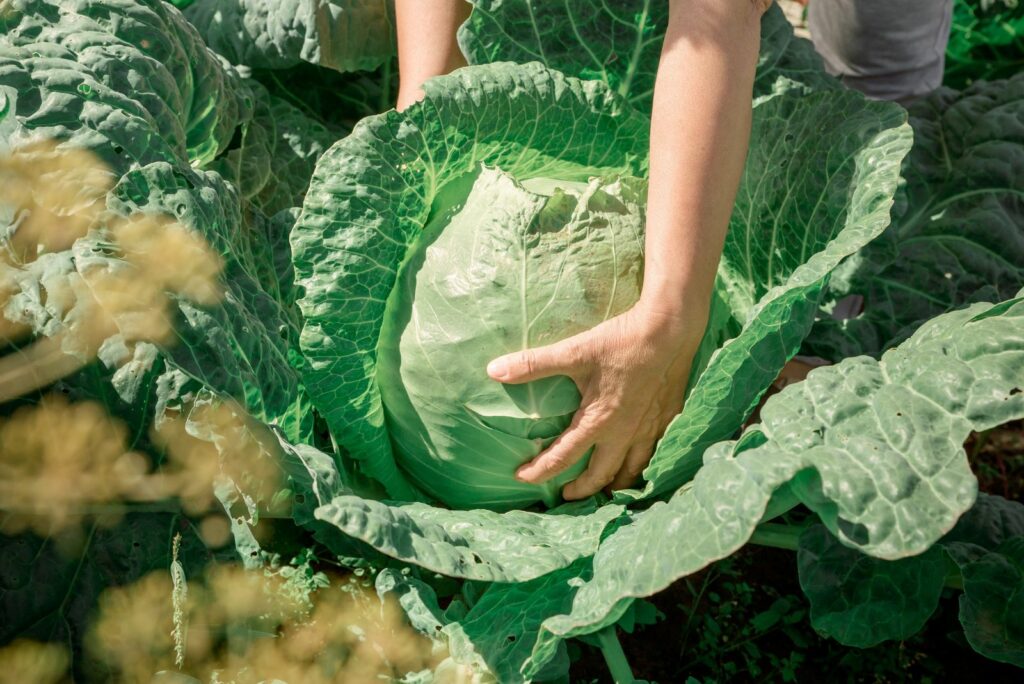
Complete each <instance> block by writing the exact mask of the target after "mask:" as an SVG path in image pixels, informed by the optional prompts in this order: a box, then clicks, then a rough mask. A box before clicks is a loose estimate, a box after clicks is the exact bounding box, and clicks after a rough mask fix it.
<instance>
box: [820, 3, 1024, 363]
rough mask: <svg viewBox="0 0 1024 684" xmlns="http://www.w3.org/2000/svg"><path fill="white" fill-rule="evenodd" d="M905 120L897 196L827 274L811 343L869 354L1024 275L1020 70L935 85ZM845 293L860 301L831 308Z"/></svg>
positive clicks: (1005, 290) (1016, 283) (832, 352)
mask: <svg viewBox="0 0 1024 684" xmlns="http://www.w3.org/2000/svg"><path fill="white" fill-rule="evenodd" d="M1021 7H1022V8H1024V5H1021ZM910 124H911V126H912V127H913V129H914V148H913V150H911V153H910V155H909V156H908V157H907V160H906V163H905V164H904V171H903V173H904V176H905V177H906V179H907V185H906V188H905V192H904V193H903V194H904V195H905V197H904V198H902V199H901V201H900V208H899V209H898V211H895V212H894V215H895V218H894V220H893V224H892V226H890V228H889V229H888V230H887V231H886V232H885V234H884V235H883V236H882V237H881V238H880V239H879V240H877V241H875V242H874V243H872V244H871V245H869V246H868V247H867V248H866V249H865V250H864V251H863V252H862V253H861V254H859V255H858V257H857V259H855V260H851V261H850V262H849V263H848V264H846V265H845V266H844V267H842V268H841V269H839V271H837V273H836V276H835V277H834V278H833V279H832V282H831V283H830V286H829V289H830V292H829V295H828V297H827V301H826V305H825V311H824V312H823V314H824V315H823V316H822V319H821V320H820V321H818V322H817V323H816V324H815V328H814V330H813V332H812V333H811V335H810V336H809V338H808V344H807V345H806V351H807V352H808V353H810V354H813V355H817V356H822V357H824V358H827V359H833V360H837V359H841V358H845V357H847V356H854V355H856V354H871V355H877V354H879V353H881V352H882V351H883V350H885V349H887V348H889V347H890V346H892V345H894V344H897V343H899V342H900V341H902V340H904V339H906V337H907V336H908V335H910V333H911V332H913V330H914V329H915V328H916V327H917V326H919V325H920V324H921V323H922V322H924V321H926V320H928V319H929V318H932V317H933V316H937V315H939V314H941V313H944V312H946V311H950V310H953V309H955V308H958V307H961V306H964V305H965V304H969V303H971V302H978V301H996V300H1002V299H1006V298H1008V297H1012V296H1013V295H1014V294H1015V293H1016V291H1017V290H1018V289H1019V288H1020V284H1021V283H1022V282H1024V196H1022V194H1021V187H1022V182H1024V75H1021V76H1016V77H1014V78H1011V79H1009V80H1006V81H994V82H991V83H978V84H976V85H974V86H972V87H970V88H968V89H966V90H964V91H962V92H957V91H953V90H949V89H948V88H943V89H940V90H938V91H936V92H935V93H933V94H932V95H930V96H929V97H927V98H925V99H923V100H921V101H920V102H917V103H916V104H914V105H913V106H912V107H911V108H910ZM851 295H855V296H858V297H862V298H863V312H861V313H859V314H857V315H856V316H854V317H852V318H848V319H847V320H837V318H842V317H841V316H838V315H837V316H836V317H835V318H833V316H832V315H830V314H831V313H833V312H835V307H836V302H837V301H839V300H843V299H844V298H847V297H850V296H851Z"/></svg>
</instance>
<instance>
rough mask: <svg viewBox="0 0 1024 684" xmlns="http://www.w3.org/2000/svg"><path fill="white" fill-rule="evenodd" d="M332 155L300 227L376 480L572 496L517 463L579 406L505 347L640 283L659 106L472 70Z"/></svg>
mask: <svg viewBox="0 0 1024 684" xmlns="http://www.w3.org/2000/svg"><path fill="white" fill-rule="evenodd" d="M426 91H427V97H426V99H425V100H424V101H423V102H422V103H420V104H417V105H416V106H413V107H410V108H409V109H407V110H405V111H403V112H395V111H391V112H386V113H384V114H381V115H379V116H376V117H368V118H366V119H364V120H363V121H362V122H360V124H359V125H357V126H356V127H355V129H354V130H353V131H352V134H351V135H349V136H348V137H347V138H345V139H343V140H341V141H339V142H338V143H336V144H335V146H334V147H333V148H331V149H330V150H329V151H328V152H327V153H325V155H324V156H323V157H322V158H321V160H320V162H319V163H318V166H317V169H316V171H315V173H314V178H313V180H312V182H311V183H310V189H309V194H308V195H307V198H306V202H305V204H304V205H303V209H302V214H301V215H300V217H299V220H298V222H297V224H296V227H295V229H294V230H293V231H292V235H291V242H292V249H293V263H294V264H295V273H296V283H297V285H298V287H299V288H300V297H299V304H300V306H301V308H302V312H303V316H304V328H303V332H302V337H301V346H302V351H303V355H304V357H305V359H306V362H307V365H306V368H305V383H306V386H307V388H308V389H309V392H310V395H311V397H312V398H313V400H314V402H315V404H316V406H317V408H318V409H319V411H320V413H321V414H322V415H323V416H324V418H325V419H326V421H327V424H328V427H329V428H330V430H331V433H332V434H333V435H334V437H335V439H336V440H337V442H338V443H339V445H340V446H341V447H342V452H341V454H340V457H341V458H342V460H343V461H344V462H345V464H346V466H348V468H349V470H350V473H351V475H352V477H351V478H350V485H351V486H352V487H353V488H354V489H356V490H358V491H360V492H364V493H366V491H367V490H366V489H365V488H362V489H360V487H359V485H358V482H360V481H361V479H360V478H359V477H358V476H359V475H364V476H368V477H366V478H362V480H367V481H375V482H376V483H379V484H380V485H382V486H383V488H384V491H383V492H379V491H377V492H376V493H374V494H373V496H374V497H375V498H388V499H391V500H399V501H437V502H440V503H444V504H447V505H448V506H449V507H452V508H479V507H487V508H493V509H504V510H507V509H512V508H521V507H526V506H529V505H530V504H533V503H536V502H540V501H544V502H546V503H548V504H549V505H550V504H554V503H556V500H557V498H558V493H559V490H560V485H561V484H563V483H564V482H565V481H566V479H567V478H572V477H573V476H574V475H576V474H578V473H579V469H580V468H582V467H583V466H584V464H579V465H578V466H577V469H576V470H574V471H572V472H570V473H566V475H565V477H563V478H562V479H561V480H559V481H557V482H553V483H551V484H548V485H546V486H537V485H526V484H523V483H520V482H517V481H516V480H515V478H514V472H515V469H516V468H517V467H518V466H519V465H521V464H522V463H523V462H525V461H527V460H529V459H530V458H531V457H533V456H534V455H536V454H537V453H539V452H540V450H541V449H542V448H543V447H544V445H546V444H547V443H549V442H550V441H551V440H552V439H553V438H554V437H555V436H557V435H558V434H559V433H560V432H561V431H562V430H563V429H564V428H565V427H566V426H567V424H568V422H569V420H570V419H571V417H572V413H573V411H574V410H575V409H576V408H577V406H578V405H579V393H578V392H577V390H576V387H575V385H574V384H573V382H572V381H571V380H569V379H568V378H564V377H563V378H549V379H545V380H543V381H539V382H535V383H531V384H529V385H524V386H518V387H517V386H512V385H507V386H506V385H502V384H500V383H497V382H495V381H493V380H491V379H490V378H489V377H488V376H487V373H486V367H487V363H488V361H490V360H491V359H493V358H494V357H496V356H500V355H501V354H505V353H508V352H512V351H516V350H521V349H524V348H526V347H534V346H537V345H544V344H549V343H552V342H555V341H557V340H559V339H563V338H565V337H568V336H570V335H572V334H574V333H577V332H581V331H583V330H586V329H587V328H590V327H593V326H594V325H596V324H597V323H599V322H601V321H602V320H604V319H605V318H608V317H610V316H613V315H615V314H617V313H619V312H621V311H623V310H625V309H627V308H629V306H631V305H632V303H633V302H634V301H636V298H637V295H638V292H639V288H640V275H641V272H642V242H643V238H642V236H643V212H642V208H643V206H644V192H645V190H644V188H645V183H644V182H643V181H641V180H640V179H641V178H644V177H645V175H646V157H647V147H648V138H647V135H648V129H649V126H650V124H649V122H648V120H647V119H646V117H644V116H643V115H641V114H639V113H638V112H636V111H634V110H632V109H631V108H629V107H628V105H625V103H623V102H622V101H621V100H620V99H619V98H617V97H616V96H615V95H613V94H612V93H610V92H609V91H608V90H607V89H606V88H605V87H604V86H603V85H601V84H599V83H596V82H586V81H580V80H577V79H572V78H567V77H565V76H563V75H562V74H560V73H558V72H555V71H551V70H549V69H546V68H544V67H542V66H541V65H539V64H530V65H525V66H518V65H512V64H496V65H490V66H486V67H474V68H467V69H462V70H460V71H458V72H456V73H454V74H452V75H450V76H448V77H445V78H442V79H436V80H434V81H431V82H429V83H428V84H427V85H426Z"/></svg>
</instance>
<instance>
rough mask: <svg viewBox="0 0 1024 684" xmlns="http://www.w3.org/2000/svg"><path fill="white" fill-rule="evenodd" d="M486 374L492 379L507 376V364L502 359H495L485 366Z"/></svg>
mask: <svg viewBox="0 0 1024 684" xmlns="http://www.w3.org/2000/svg"><path fill="white" fill-rule="evenodd" d="M487 374H488V375H490V376H491V377H492V378H497V379H500V378H503V377H505V376H506V375H508V364H507V363H505V361H504V360H502V359H495V360H494V361H491V362H490V363H489V364H487Z"/></svg>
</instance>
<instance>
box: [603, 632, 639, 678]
mask: <svg viewBox="0 0 1024 684" xmlns="http://www.w3.org/2000/svg"><path fill="white" fill-rule="evenodd" d="M595 636H596V637H597V641H598V643H600V644H601V655H603V656H604V662H606V663H607V664H608V671H609V672H611V674H612V679H613V680H614V681H615V684H633V682H634V681H635V680H634V677H633V670H631V669H630V667H629V661H628V660H626V654H625V652H624V651H623V650H622V644H620V643H619V638H618V637H617V636H616V635H615V625H610V626H608V627H605V628H604V629H602V630H601V631H600V632H598V633H597V634H596V635H595Z"/></svg>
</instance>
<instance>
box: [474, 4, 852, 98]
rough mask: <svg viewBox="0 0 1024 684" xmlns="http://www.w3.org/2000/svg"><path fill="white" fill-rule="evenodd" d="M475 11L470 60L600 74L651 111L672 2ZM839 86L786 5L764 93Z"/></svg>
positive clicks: (760, 82)
mask: <svg viewBox="0 0 1024 684" xmlns="http://www.w3.org/2000/svg"><path fill="white" fill-rule="evenodd" d="M470 2H471V4H472V5H473V12H472V14H471V15H470V17H469V19H468V20H467V21H466V23H465V24H463V26H462V27H461V28H460V29H459V46H460V47H461V48H462V51H463V53H465V55H466V57H467V59H468V60H469V63H470V64H488V63H490V62H499V61H506V60H509V61H514V62H530V61H539V62H541V63H542V64H544V65H546V66H548V67H550V68H552V69H558V70H559V71H562V72H564V73H566V74H569V75H571V76H577V77H579V78H585V79H595V80H599V81H601V82H602V83H604V84H605V85H607V86H608V87H609V89H610V90H612V91H614V92H616V93H618V94H619V95H621V96H622V97H624V98H626V100H628V101H629V103H630V104H632V105H633V106H634V107H637V108H638V109H640V110H641V111H645V112H648V113H649V112H650V110H651V102H652V100H653V97H654V79H655V76H656V74H657V70H658V59H659V57H660V54H661V45H662V43H663V42H664V38H665V27H666V26H667V24H668V4H667V3H665V2H658V1H657V0H625V1H621V0H620V1H618V2H607V1H605V0H585V1H584V2H573V3H568V2H542V3H538V2H530V1H529V0H470ZM794 87H795V88H799V89H801V90H805V91H807V90H819V89H835V88H836V87H837V82H836V81H835V80H834V79H832V78H831V77H830V76H828V75H827V74H826V73H825V71H824V68H823V67H822V63H821V59H820V58H819V57H818V56H817V53H815V52H814V48H813V47H812V45H811V43H810V42H809V41H806V40H803V39H797V38H795V37H794V36H793V29H792V27H791V26H790V24H789V22H788V21H787V20H786V17H785V15H784V14H783V12H782V10H781V9H779V8H778V7H776V6H774V5H773V6H772V7H771V8H770V9H769V11H768V12H767V13H766V14H765V15H764V18H763V19H762V22H761V56H760V59H759V61H758V70H757V75H756V80H755V84H754V95H755V97H757V98H760V97H767V96H770V95H772V94H775V93H777V92H779V91H781V90H786V89H790V88H794Z"/></svg>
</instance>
